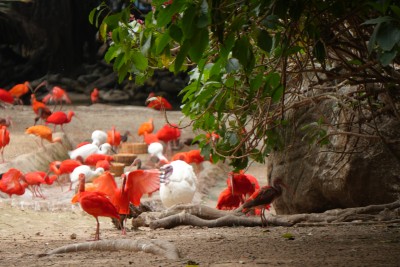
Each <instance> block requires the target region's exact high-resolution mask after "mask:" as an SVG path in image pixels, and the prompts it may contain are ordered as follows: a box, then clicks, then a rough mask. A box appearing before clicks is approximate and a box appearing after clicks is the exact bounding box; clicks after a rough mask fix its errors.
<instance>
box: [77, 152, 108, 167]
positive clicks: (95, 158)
mask: <svg viewBox="0 0 400 267" xmlns="http://www.w3.org/2000/svg"><path fill="white" fill-rule="evenodd" d="M103 160H106V161H108V162H110V161H112V160H113V156H110V155H106V154H91V155H89V156H88V157H87V158H86V159H85V161H84V164H85V165H89V166H96V164H97V162H99V161H103Z"/></svg>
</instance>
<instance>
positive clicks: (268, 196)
mask: <svg viewBox="0 0 400 267" xmlns="http://www.w3.org/2000/svg"><path fill="white" fill-rule="evenodd" d="M282 186H283V187H285V188H287V186H286V185H285V184H284V183H283V182H282V179H281V178H277V179H275V180H274V181H273V182H272V186H269V185H267V186H263V187H261V188H260V189H259V190H257V191H255V192H254V193H253V194H252V195H251V196H250V197H249V198H248V199H247V200H246V202H244V204H243V205H242V206H241V209H242V212H247V211H248V210H249V209H255V208H261V209H262V212H261V213H260V217H261V222H262V225H263V226H264V224H266V223H267V220H266V218H265V214H264V212H263V211H264V210H265V209H269V207H270V205H271V203H272V202H273V201H274V200H275V199H277V198H278V197H280V196H281V195H282Z"/></svg>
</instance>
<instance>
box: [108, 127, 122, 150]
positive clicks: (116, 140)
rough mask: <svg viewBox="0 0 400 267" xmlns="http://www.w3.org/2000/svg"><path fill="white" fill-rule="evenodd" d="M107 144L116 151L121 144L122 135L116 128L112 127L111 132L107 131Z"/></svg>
mask: <svg viewBox="0 0 400 267" xmlns="http://www.w3.org/2000/svg"><path fill="white" fill-rule="evenodd" d="M107 143H109V144H110V145H111V146H112V147H113V148H114V149H116V148H117V147H118V146H119V145H120V144H121V133H120V132H119V131H117V130H116V129H115V126H112V127H111V130H110V131H107Z"/></svg>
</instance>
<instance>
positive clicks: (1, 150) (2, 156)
mask: <svg viewBox="0 0 400 267" xmlns="http://www.w3.org/2000/svg"><path fill="white" fill-rule="evenodd" d="M0 152H1V163H4V162H5V161H4V155H3V153H4V147H2V148H1V149H0Z"/></svg>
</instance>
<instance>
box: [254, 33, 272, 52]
mask: <svg viewBox="0 0 400 267" xmlns="http://www.w3.org/2000/svg"><path fill="white" fill-rule="evenodd" d="M257 45H258V47H260V48H261V49H262V50H264V51H265V52H267V53H269V52H270V51H271V48H272V37H271V36H270V35H269V33H268V32H267V31H266V30H261V31H259V32H258V36H257Z"/></svg>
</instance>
